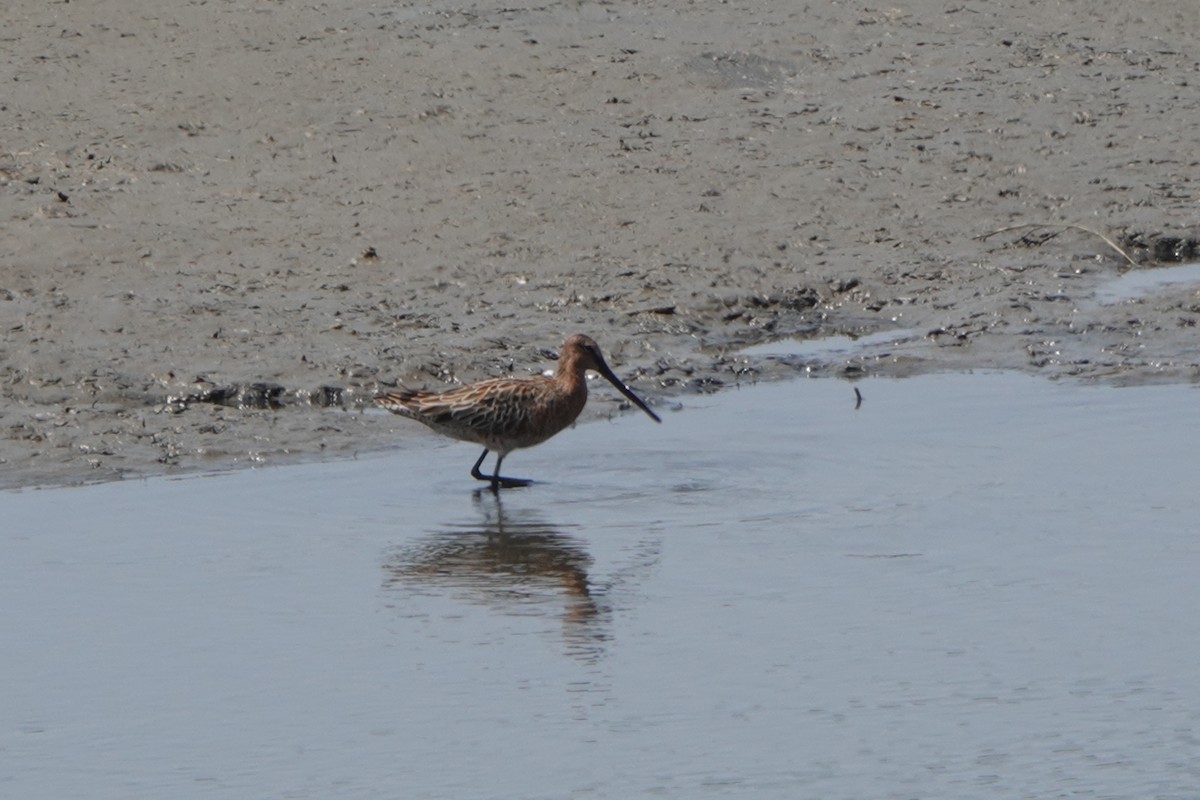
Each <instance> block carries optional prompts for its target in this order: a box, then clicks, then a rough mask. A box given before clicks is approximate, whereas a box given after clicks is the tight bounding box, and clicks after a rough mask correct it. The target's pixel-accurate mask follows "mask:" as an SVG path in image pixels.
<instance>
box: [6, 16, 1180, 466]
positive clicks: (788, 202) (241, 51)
mask: <svg viewBox="0 0 1200 800" xmlns="http://www.w3.org/2000/svg"><path fill="white" fill-rule="evenodd" d="M497 6H499V4H496V5H495V6H493V5H491V4H476V5H456V4H450V3H444V2H440V0H435V1H434V2H430V3H422V4H416V5H409V4H404V3H387V2H381V3H372V2H353V3H321V2H318V3H294V2H278V1H272V0H232V1H231V2H199V3H188V4H176V3H161V2H158V0H123V2H119V3H103V4H88V3H78V2H76V3H68V2H52V3H48V2H45V0H9V1H8V2H6V3H5V10H4V11H3V33H2V37H3V47H2V49H0V63H2V64H3V68H4V69H3V75H4V80H3V82H2V83H0V219H2V220H3V229H2V230H3V235H2V237H0V326H2V329H3V331H4V339H3V345H2V349H0V385H2V390H0V433H2V434H3V436H2V437H0V464H2V465H3V473H2V477H0V486H4V487H16V486H29V485H38V484H71V483H81V482H89V481H97V480H109V479H114V478H121V477H136V476H144V475H153V474H161V473H173V472H180V471H194V470H210V469H225V468H228V467H232V466H237V465H245V464H258V463H283V462H286V461H289V460H294V459H306V458H314V457H345V456H349V455H351V454H353V453H354V452H358V451H364V450H371V449H377V448H381V447H403V446H405V445H406V443H409V442H412V441H414V437H416V436H424V435H426V434H425V433H424V431H421V430H418V429H419V426H416V425H413V424H412V423H410V422H406V421H404V420H401V419H399V418H393V417H391V416H389V415H386V414H383V413H377V412H368V413H364V408H365V407H366V406H367V405H368V402H367V401H369V398H370V396H371V395H372V394H373V393H374V392H375V391H376V390H378V389H379V388H380V387H390V386H394V385H395V384H396V383H397V382H404V383H406V384H410V385H415V386H425V387H428V388H436V387H438V386H440V385H444V384H446V383H448V382H460V381H469V380H474V379H478V378H482V377H488V376H494V375H504V374H518V375H520V374H529V373H531V372H537V371H541V370H543V369H546V368H547V367H550V366H552V358H553V354H552V351H553V349H554V348H556V347H557V346H558V345H559V344H560V343H561V342H562V340H563V339H564V338H565V337H566V336H568V335H570V334H572V333H576V332H584V333H588V334H590V335H592V336H593V337H595V338H596V339H597V340H598V341H599V342H600V344H601V346H602V347H603V348H604V349H605V351H606V353H607V354H608V357H609V361H610V363H611V364H612V365H613V366H614V368H615V369H616V371H617V372H618V374H620V375H621V376H622V377H624V378H626V379H627V380H628V382H629V383H630V385H631V386H632V387H633V388H634V389H635V390H636V391H638V392H639V393H640V394H642V395H644V396H647V397H649V398H650V399H651V400H652V402H654V403H656V404H660V405H662V406H665V407H669V406H670V405H671V404H672V402H674V399H675V398H678V397H680V396H683V395H686V394H687V393H689V392H707V391H713V390H717V389H720V388H721V387H724V386H729V385H733V384H738V385H745V384H747V383H752V382H755V381H758V380H768V379H775V378H779V377H783V376H785V375H789V374H794V373H795V372H797V371H803V372H804V373H805V374H818V375H823V374H827V375H831V376H843V377H847V378H853V377H856V376H859V375H865V374H874V375H907V374H914V373H919V372H928V371H931V370H947V369H978V368H1003V369H1023V370H1029V371H1033V372H1036V373H1039V374H1045V375H1048V376H1051V377H1063V376H1074V377H1077V378H1080V379H1087V380H1105V381H1114V382H1122V383H1145V382H1149V381H1195V380H1198V379H1200V348H1197V347H1196V341H1197V334H1196V325H1197V323H1198V322H1200V295H1198V294H1197V291H1196V287H1195V286H1194V285H1183V286H1177V287H1174V288H1172V289H1170V290H1168V291H1163V292H1159V293H1156V294H1154V295H1153V296H1151V297H1148V298H1145V299H1143V300H1139V301H1136V302H1127V303H1117V304H1107V305H1106V304H1102V303H1099V302H1096V301H1095V292H1096V290H1097V288H1098V287H1101V286H1103V285H1105V283H1106V282H1108V281H1111V280H1112V279H1113V278H1115V277H1116V276H1117V275H1119V274H1120V273H1122V272H1123V271H1126V270H1130V269H1135V268H1136V269H1152V268H1156V267H1157V266H1160V265H1162V264H1164V263H1168V262H1171V261H1173V260H1176V259H1186V258H1188V257H1190V256H1193V255H1195V250H1196V247H1197V241H1196V240H1197V238H1198V236H1200V234H1198V232H1197V223H1198V222H1200V220H1198V216H1197V208H1198V206H1197V200H1196V194H1197V191H1198V187H1197V176H1198V175H1200V148H1198V147H1197V146H1196V140H1197V131H1198V130H1200V56H1197V54H1196V49H1195V46H1194V36H1193V31H1194V27H1195V26H1194V21H1195V9H1194V4H1193V3H1192V2H1191V0H1144V1H1143V2H1138V3H1127V2H1117V1H1116V0H1100V1H1099V2H1066V1H1065V0H1063V1H1061V2H1056V1H1055V0H1050V2H1036V3H1035V2H1027V1H1026V0H1000V1H999V2H988V3H983V2H977V3H975V2H968V3H964V4H959V5H955V4H947V3H944V2H933V1H932V0H914V2H910V3H906V4H902V5H895V6H885V7H880V6H876V5H869V4H862V3H856V2H828V3H810V4H801V3H796V2H793V1H792V0H766V1H765V2H757V1H756V2H729V3H718V2H711V3H710V2H704V3H693V2H685V1H684V0H673V1H672V2H641V3H639V2H621V3H592V2H578V3H563V4H552V5H548V6H536V7H504V8H499V7H497ZM1027 225H1044V226H1048V227H1043V228H1023V227H1022V228H1015V229H1013V230H1003V229H1007V228H1011V227H1014V226H1027ZM1067 226H1078V227H1067ZM1002 230H1003V232H1000V233H995V232H996V231H1002ZM988 234H994V235H991V236H989V235H988ZM1106 239H1107V240H1106ZM1114 245H1116V247H1114ZM1118 247H1119V248H1120V249H1121V250H1123V251H1124V255H1122V253H1121V252H1118V249H1117V248H1118ZM1126 255H1127V256H1129V257H1130V258H1131V259H1132V260H1133V261H1134V262H1136V263H1130V261H1129V260H1127V259H1126V257H1125V256H1126ZM887 329H898V330H905V331H910V332H915V333H916V334H917V337H916V342H915V344H910V345H909V346H906V347H905V348H904V350H903V352H902V353H890V352H884V353H875V354H871V355H863V356H861V357H858V358H855V359H852V360H851V361H850V362H849V363H848V362H846V360H845V359H838V360H831V361H829V362H821V361H819V360H818V361H811V360H810V361H802V360H797V359H791V360H789V359H767V358H754V357H748V356H745V355H743V354H741V353H739V351H738V350H739V348H740V347H741V346H744V345H747V344H753V343H756V342H761V341H764V340H767V339H770V338H776V337H785V336H796V335H800V336H823V335H831V334H851V335H859V334H863V333H870V332H874V331H879V330H887ZM617 399H618V398H617V397H616V395H615V393H611V392H605V393H602V394H601V393H597V394H596V396H595V397H593V400H592V403H591V405H590V407H589V411H588V413H589V414H591V415H593V416H595V415H601V414H611V413H615V412H616V411H617V409H618V405H617ZM668 421H669V420H668Z"/></svg>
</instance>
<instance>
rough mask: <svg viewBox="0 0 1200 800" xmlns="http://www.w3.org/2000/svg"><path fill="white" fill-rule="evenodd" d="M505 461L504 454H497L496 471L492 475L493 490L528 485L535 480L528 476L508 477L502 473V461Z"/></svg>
mask: <svg viewBox="0 0 1200 800" xmlns="http://www.w3.org/2000/svg"><path fill="white" fill-rule="evenodd" d="M502 461H504V456H496V472H495V474H493V475H492V491H493V492H496V491H499V490H500V489H501V488H504V489H515V488H516V487H518V486H528V485H529V484H531V483H533V481H531V480H529V479H528V478H506V477H504V476H503V475H501V474H500V463H501V462H502Z"/></svg>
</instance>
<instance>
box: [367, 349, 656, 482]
mask: <svg viewBox="0 0 1200 800" xmlns="http://www.w3.org/2000/svg"><path fill="white" fill-rule="evenodd" d="M589 369H590V370H593V371H595V372H598V373H600V374H601V375H603V376H604V377H605V378H607V379H608V380H609V382H611V383H612V384H613V385H614V386H615V387H616V388H617V389H618V390H619V391H620V392H621V393H622V394H624V395H625V396H626V397H628V398H629V399H630V401H632V402H633V403H634V404H635V405H637V406H638V407H639V408H641V409H642V410H643V411H645V412H646V413H647V414H649V415H650V417H651V418H652V419H653V420H654V421H655V422H661V421H662V420H660V419H659V418H658V416H657V415H656V414H655V413H654V412H653V411H651V410H650V408H649V407H648V406H647V405H646V404H645V403H644V402H642V400H641V399H640V398H639V397H638V396H637V395H635V394H634V393H633V392H632V391H631V390H630V389H629V387H627V386H626V385H625V384H623V383H622V382H621V381H620V379H618V378H617V376H616V375H614V374H613V372H612V370H611V369H609V367H608V364H606V363H605V361H604V357H603V356H602V355H601V354H600V347H599V346H598V345H597V344H596V343H595V342H594V341H592V339H591V338H589V337H587V336H584V335H582V334H579V335H576V336H572V337H571V338H570V339H567V341H566V343H564V344H563V347H562V351H561V352H560V353H559V357H558V370H557V371H556V372H555V375H554V377H553V378H548V377H545V376H543V375H537V376H534V377H530V378H492V379H490V380H485V381H479V382H478V383H472V384H470V385H468V386H462V387H459V388H457V389H451V390H449V391H445V392H424V391H415V390H413V389H406V388H401V389H398V390H397V391H394V392H385V393H383V394H380V395H378V396H377V397H376V398H375V402H376V403H377V404H378V405H380V406H382V407H383V408H386V409H387V410H389V411H391V412H393V413H395V414H400V415H401V416H405V417H409V418H410V419H415V420H417V421H418V422H421V423H423V424H425V425H428V426H429V427H430V428H432V429H433V430H435V431H437V432H438V433H441V434H444V435H446V436H450V437H452V438H454V439H461V440H462V441H466V442H474V443H476V444H480V445H483V446H484V447H485V448H486V449H485V450H484V451H483V455H482V456H480V457H479V461H477V462H476V464H475V467H474V468H473V469H472V470H471V474H472V475H473V476H474V477H476V478H478V479H480V480H487V481H490V482H491V484H492V488H493V489H498V488H499V487H500V486H523V485H525V484H526V483H528V481H524V480H521V479H519V478H504V477H501V475H500V462H501V461H503V460H504V457H505V456H506V455H508V454H509V453H511V452H512V451H513V450H516V449H518V448H521V447H532V446H533V445H535V444H541V443H542V442H544V441H546V440H547V439H549V438H550V437H551V436H553V435H554V434H556V433H558V432H559V431H561V430H562V429H563V428H566V427H567V426H568V425H570V424H571V423H572V422H574V421H575V419H576V417H578V416H579V413H580V412H581V411H583V407H584V405H585V404H586V403H587V374H586V373H587V371H588V370H589ZM488 451H494V452H495V453H496V470H495V472H494V473H493V474H492V475H489V476H485V475H482V474H480V472H479V465H480V464H481V463H482V462H483V459H484V457H485V456H487V454H488Z"/></svg>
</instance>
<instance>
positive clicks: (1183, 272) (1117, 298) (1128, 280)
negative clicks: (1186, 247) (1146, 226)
mask: <svg viewBox="0 0 1200 800" xmlns="http://www.w3.org/2000/svg"><path fill="white" fill-rule="evenodd" d="M1192 284H1194V285H1196V286H1200V264H1179V265H1176V266H1171V267H1155V268H1153V269H1137V270H1133V271H1131V272H1126V273H1125V274H1124V275H1121V276H1120V277H1118V278H1114V279H1113V280H1111V281H1109V282H1107V283H1106V284H1104V285H1103V286H1101V287H1100V288H1099V289H1097V290H1096V301H1097V302H1098V303H1100V304H1101V305H1115V304H1117V303H1125V302H1128V301H1130V300H1137V299H1138V298H1141V297H1145V296H1147V295H1150V294H1153V293H1154V292H1158V291H1161V290H1163V289H1167V288H1169V287H1172V286H1187V285H1192Z"/></svg>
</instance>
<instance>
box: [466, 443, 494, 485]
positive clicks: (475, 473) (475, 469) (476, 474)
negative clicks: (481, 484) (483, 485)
mask: <svg viewBox="0 0 1200 800" xmlns="http://www.w3.org/2000/svg"><path fill="white" fill-rule="evenodd" d="M487 454H488V451H487V450H484V451H483V452H482V453H480V454H479V460H478V461H476V462H475V466H473V467H471V477H472V478H474V479H475V480H477V481H490V480H491V479H492V476H491V475H484V474H483V473H482V472H480V471H479V465H480V464H482V463H483V460H484V459H485V458H487Z"/></svg>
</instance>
